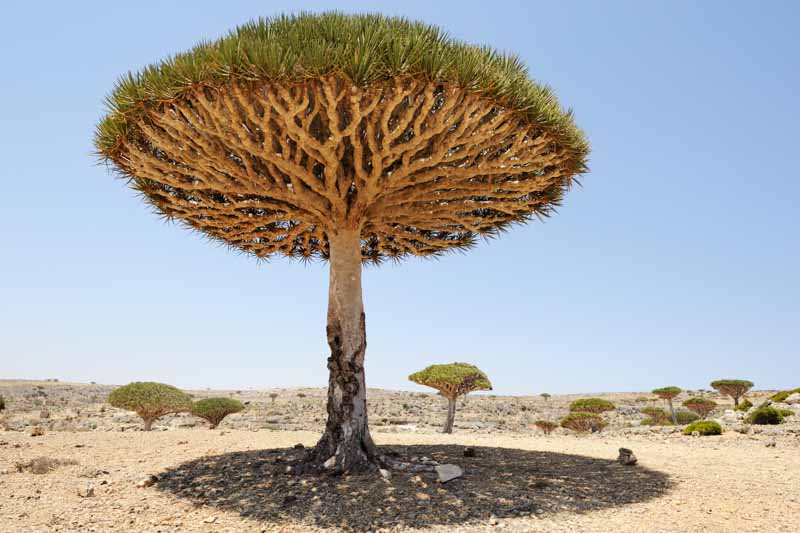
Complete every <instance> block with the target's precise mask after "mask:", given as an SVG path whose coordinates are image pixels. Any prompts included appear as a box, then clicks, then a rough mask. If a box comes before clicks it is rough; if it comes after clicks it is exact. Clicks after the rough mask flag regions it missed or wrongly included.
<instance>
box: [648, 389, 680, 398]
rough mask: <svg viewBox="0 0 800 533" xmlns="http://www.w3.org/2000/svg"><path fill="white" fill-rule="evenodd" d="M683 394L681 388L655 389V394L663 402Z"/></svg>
mask: <svg viewBox="0 0 800 533" xmlns="http://www.w3.org/2000/svg"><path fill="white" fill-rule="evenodd" d="M681 392H682V390H681V388H680V387H674V386H670V387H661V388H660V389H653V394H655V395H656V396H658V397H659V398H661V399H662V400H671V399H673V398H675V397H676V396H677V395H678V394H680V393H681Z"/></svg>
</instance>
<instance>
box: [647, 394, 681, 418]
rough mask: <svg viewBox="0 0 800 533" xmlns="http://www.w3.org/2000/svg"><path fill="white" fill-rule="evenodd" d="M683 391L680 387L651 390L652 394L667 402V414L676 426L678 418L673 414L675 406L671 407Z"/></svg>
mask: <svg viewBox="0 0 800 533" xmlns="http://www.w3.org/2000/svg"><path fill="white" fill-rule="evenodd" d="M681 392H683V390H682V389H681V388H680V387H675V386H670V387H661V388H660V389H653V394H655V395H656V396H658V397H659V398H661V399H662V400H664V401H665V402H667V405H669V412H670V414H671V415H672V423H673V424H675V425H676V426H677V425H678V416H677V415H676V414H675V406H674V405H672V400H674V399H675V398H676V397H677V396H678V395H679V394H680V393H681Z"/></svg>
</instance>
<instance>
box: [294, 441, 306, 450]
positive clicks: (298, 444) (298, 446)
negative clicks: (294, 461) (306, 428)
mask: <svg viewBox="0 0 800 533" xmlns="http://www.w3.org/2000/svg"><path fill="white" fill-rule="evenodd" d="M303 448H305V446H303V444H302V443H300V442H298V443H297V444H295V445H294V449H295V450H302V449H303Z"/></svg>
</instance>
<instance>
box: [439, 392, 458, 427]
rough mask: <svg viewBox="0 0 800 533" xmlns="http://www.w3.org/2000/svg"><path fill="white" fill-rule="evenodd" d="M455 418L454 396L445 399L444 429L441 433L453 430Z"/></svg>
mask: <svg viewBox="0 0 800 533" xmlns="http://www.w3.org/2000/svg"><path fill="white" fill-rule="evenodd" d="M455 420H456V399H455V398H448V399H447V420H445V422H444V429H443V430H442V433H452V432H453V423H454V422H455Z"/></svg>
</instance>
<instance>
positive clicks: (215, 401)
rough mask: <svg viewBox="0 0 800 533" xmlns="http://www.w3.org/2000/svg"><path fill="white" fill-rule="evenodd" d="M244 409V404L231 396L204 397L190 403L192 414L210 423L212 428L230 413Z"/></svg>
mask: <svg viewBox="0 0 800 533" xmlns="http://www.w3.org/2000/svg"><path fill="white" fill-rule="evenodd" d="M241 411H244V404H243V403H242V402H240V401H239V400H234V399H233V398H206V399H204V400H199V401H196V402H194V404H192V414H193V415H195V416H199V417H200V418H202V419H203V420H206V421H207V422H208V423H209V424H211V427H212V429H213V428H215V427H217V426H218V425H219V423H220V422H222V420H223V419H224V418H225V417H226V416H228V415H231V414H234V413H239V412H241Z"/></svg>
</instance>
